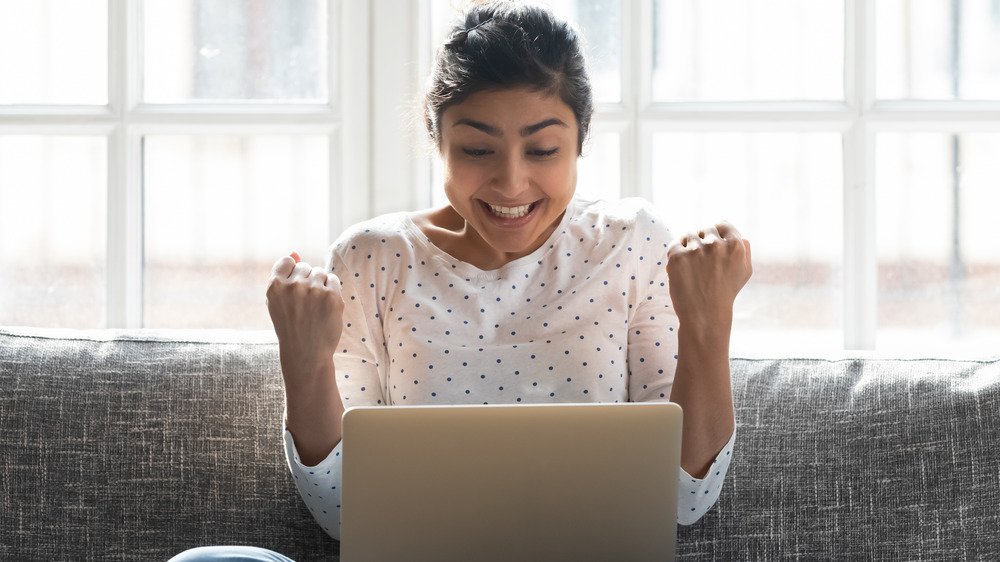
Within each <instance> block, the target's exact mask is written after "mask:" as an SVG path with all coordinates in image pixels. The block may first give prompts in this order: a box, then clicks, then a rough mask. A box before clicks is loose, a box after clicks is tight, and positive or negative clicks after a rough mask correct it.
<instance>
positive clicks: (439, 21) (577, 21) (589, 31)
mask: <svg viewBox="0 0 1000 562" xmlns="http://www.w3.org/2000/svg"><path fill="white" fill-rule="evenodd" d="M466 4H468V2H466V1H464V0H432V2H431V4H430V8H431V9H430V12H431V14H430V17H431V33H430V40H431V42H432V43H433V44H432V45H431V46H430V53H431V58H430V60H431V64H433V57H434V55H435V53H436V52H437V49H438V47H439V46H441V43H443V42H444V40H445V39H446V38H447V37H448V32H449V31H450V30H451V27H452V25H454V24H455V23H456V22H457V21H458V18H459V17H460V15H461V13H462V10H461V8H462V7H463V6H465V5H466ZM541 5H543V6H546V7H549V8H550V9H551V10H552V12H553V13H555V14H556V16H558V17H560V18H562V19H564V20H566V21H568V22H570V23H571V24H573V25H575V26H576V27H577V29H579V30H580V32H581V33H582V34H583V37H584V44H585V47H586V51H585V52H586V57H587V63H588V65H589V66H588V68H587V70H588V72H589V73H590V81H591V85H592V87H593V89H594V101H597V102H609V103H614V102H619V101H621V67H622V63H621V33H622V32H621V1H620V0H549V1H548V2H544V3H542V4H541ZM430 71H431V69H430V68H428V69H426V70H425V72H427V74H430Z"/></svg>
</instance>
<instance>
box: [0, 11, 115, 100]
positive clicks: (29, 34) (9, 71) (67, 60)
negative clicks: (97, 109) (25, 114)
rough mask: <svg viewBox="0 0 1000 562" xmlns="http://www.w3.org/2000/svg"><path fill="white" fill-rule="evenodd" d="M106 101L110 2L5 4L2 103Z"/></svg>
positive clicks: (0, 16) (0, 35)
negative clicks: (108, 3)
mask: <svg viewBox="0 0 1000 562" xmlns="http://www.w3.org/2000/svg"><path fill="white" fill-rule="evenodd" d="M106 103H108V5H107V2H106V1H102V0H30V1H27V2H25V1H22V0H0V104H94V105H103V104H106Z"/></svg>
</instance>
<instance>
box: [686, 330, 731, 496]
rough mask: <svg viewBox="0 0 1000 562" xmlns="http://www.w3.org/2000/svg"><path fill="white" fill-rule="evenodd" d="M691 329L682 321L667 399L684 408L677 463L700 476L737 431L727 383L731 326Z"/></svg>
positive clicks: (728, 383)
mask: <svg viewBox="0 0 1000 562" xmlns="http://www.w3.org/2000/svg"><path fill="white" fill-rule="evenodd" d="M731 323H732V322H731V320H730V323H729V325H720V326H718V327H717V329H714V330H713V329H708V330H705V329H700V330H699V329H695V328H693V327H687V326H685V325H684V324H683V323H681V326H680V328H678V334H677V339H678V342H677V347H678V353H677V371H676V372H675V374H674V384H673V388H672V389H671V391H670V401H671V402H676V403H677V404H679V405H680V407H681V408H682V409H683V410H684V433H683V438H682V446H681V467H682V468H683V469H684V470H685V472H687V473H688V474H690V475H691V476H693V477H694V478H704V477H705V475H706V474H707V473H708V469H709V467H710V466H711V465H712V461H713V460H714V459H715V458H716V456H718V454H719V451H721V450H722V447H723V446H725V444H726V443H727V442H728V441H729V438H730V436H732V434H733V431H735V430H736V424H735V414H734V408H733V395H732V385H731V384H730V382H729V327H730V325H731Z"/></svg>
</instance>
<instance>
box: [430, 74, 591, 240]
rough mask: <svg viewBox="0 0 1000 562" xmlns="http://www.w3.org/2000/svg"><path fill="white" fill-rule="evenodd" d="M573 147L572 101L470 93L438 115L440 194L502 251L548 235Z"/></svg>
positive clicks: (562, 202)
mask: <svg viewBox="0 0 1000 562" xmlns="http://www.w3.org/2000/svg"><path fill="white" fill-rule="evenodd" d="M576 148H577V124H576V118H575V117H574V115H573V111H572V110H571V109H570V107H569V106H568V105H566V104H565V103H564V102H563V101H562V100H560V99H559V98H558V97H557V96H552V95H548V94H544V93H540V92H535V91H532V90H530V89H527V88H516V89H504V90H489V91H480V92H476V93H474V94H472V95H470V96H469V97H468V98H466V100H465V101H463V102H462V103H460V104H457V105H453V106H451V107H448V108H447V109H445V111H444V112H443V114H442V116H441V157H442V160H443V162H444V175H445V178H444V189H445V193H446V194H447V196H448V200H449V202H450V203H451V206H452V207H453V208H454V209H455V210H456V211H457V212H458V213H459V214H460V215H461V216H462V217H463V218H464V219H465V221H466V223H467V224H468V225H469V226H471V227H472V228H473V229H474V230H475V234H478V236H479V238H481V239H482V241H483V242H485V243H486V244H487V245H489V246H490V247H492V248H493V249H494V250H496V251H497V252H499V253H502V254H505V256H501V257H506V258H510V259H516V258H517V257H520V256H524V255H528V254H530V253H531V252H533V251H534V250H536V249H537V248H538V247H539V246H540V245H541V244H542V243H543V242H545V240H546V239H547V238H548V236H549V234H551V232H552V230H553V228H555V225H556V224H557V223H558V221H559V219H560V218H561V217H562V213H563V212H564V211H565V210H566V206H567V205H568V204H569V202H570V200H571V199H572V198H573V192H574V190H575V189H576V159H577V150H576ZM470 234H472V233H470ZM483 250H487V248H483ZM510 254H513V255H510Z"/></svg>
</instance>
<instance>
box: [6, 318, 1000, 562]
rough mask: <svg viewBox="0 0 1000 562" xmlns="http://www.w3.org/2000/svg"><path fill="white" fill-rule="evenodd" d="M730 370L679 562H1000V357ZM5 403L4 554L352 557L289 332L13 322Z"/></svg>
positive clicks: (772, 364) (766, 363) (781, 362)
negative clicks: (293, 370)
mask: <svg viewBox="0 0 1000 562" xmlns="http://www.w3.org/2000/svg"><path fill="white" fill-rule="evenodd" d="M731 363H732V378H733V392H734V399H735V403H736V421H737V440H736V442H737V444H736V452H735V453H734V455H735V457H734V460H733V462H732V465H731V467H730V469H729V475H728V477H727V482H726V487H725V489H724V490H723V493H722V496H721V497H720V499H719V501H718V503H717V504H716V506H715V507H714V508H713V509H712V510H711V511H709V513H708V514H707V515H706V516H705V517H704V518H703V519H702V520H700V521H699V522H698V523H697V524H695V525H692V526H687V527H684V526H682V527H680V528H679V530H678V546H677V554H678V557H679V558H692V559H705V560H775V559H791V558H795V559H839V560H869V559H891V560H896V559H906V560H923V559H927V560H938V559H949V560H951V559H957V560H987V559H993V560H996V559H1000V359H997V358H994V359H990V360H943V359H920V360H900V359H877V358H859V357H853V358H852V357H843V358H839V359H838V358H833V359H830V358H827V359H820V358H802V359H788V358H782V359H767V358H734V359H733V360H732V362H731ZM0 389H2V395H0V396H2V397H0V429H2V431H0V560H96V559H101V560H104V559H107V560H166V559H168V558H170V557H171V556H172V555H174V554H176V553H178V552H180V551H182V550H185V549H187V548H190V547H194V546H200V545H208V544H247V545H257V546H263V547H267V548H271V549H273V550H277V551H279V552H282V553H284V554H286V555H288V556H290V557H292V558H294V559H296V560H300V561H303V560H337V559H338V543H337V542H336V541H334V540H332V539H331V538H329V537H328V536H327V535H326V534H325V533H323V532H322V531H321V530H320V529H319V527H318V526H317V525H316V524H315V523H314V521H313V519H312V518H311V516H310V515H309V512H308V511H307V509H306V507H305V506H304V504H303V503H302V502H301V501H300V499H299V497H298V493H297V492H296V489H295V487H294V485H293V483H292V480H291V476H290V475H289V472H288V469H287V467H286V464H285V458H284V452H283V449H282V441H281V415H282V407H283V405H282V400H283V398H282V387H281V375H280V370H279V364H278V350H277V345H276V343H275V342H274V338H273V335H272V334H268V333H265V332H238V331H147V330H121V331H119V330H106V331H105V330H102V331H74V330H59V329H31V328H0ZM512 540H516V539H515V538H512Z"/></svg>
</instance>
